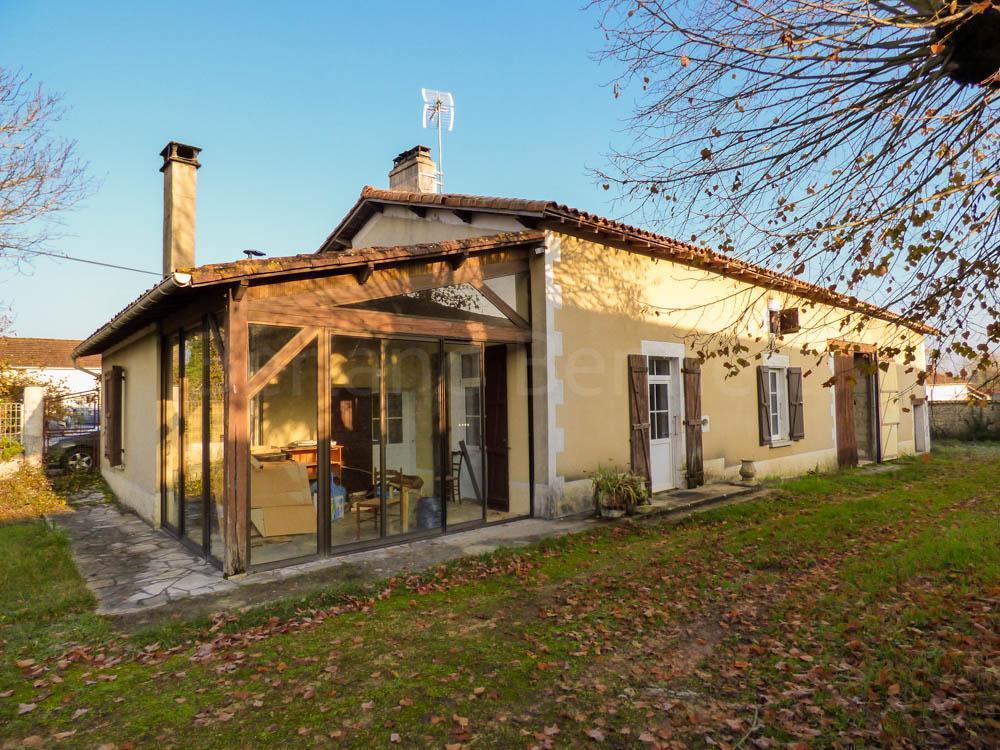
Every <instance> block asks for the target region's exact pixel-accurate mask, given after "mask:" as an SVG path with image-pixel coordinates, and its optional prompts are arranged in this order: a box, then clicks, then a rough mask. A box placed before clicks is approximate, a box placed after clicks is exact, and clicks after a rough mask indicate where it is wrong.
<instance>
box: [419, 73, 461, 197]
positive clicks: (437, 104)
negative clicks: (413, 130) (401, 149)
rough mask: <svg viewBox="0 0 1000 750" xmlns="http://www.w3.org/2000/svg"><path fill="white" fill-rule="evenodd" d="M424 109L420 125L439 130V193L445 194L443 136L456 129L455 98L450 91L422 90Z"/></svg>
mask: <svg viewBox="0 0 1000 750" xmlns="http://www.w3.org/2000/svg"><path fill="white" fill-rule="evenodd" d="M420 96H421V97H423V100H424V107H423V109H422V110H421V115H420V124H421V126H422V127H425V128H437V132H438V152H437V159H438V173H437V183H438V192H439V193H443V192H444V148H443V144H442V138H441V134H442V133H443V132H444V131H445V130H447V131H448V132H449V133H450V132H451V131H452V130H454V129H455V97H454V96H452V95H451V92H450V91H435V90H434V89H420Z"/></svg>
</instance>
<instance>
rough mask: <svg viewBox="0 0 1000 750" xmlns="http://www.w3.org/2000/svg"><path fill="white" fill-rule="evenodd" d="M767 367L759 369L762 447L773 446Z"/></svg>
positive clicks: (758, 427) (758, 388) (758, 386)
mask: <svg viewBox="0 0 1000 750" xmlns="http://www.w3.org/2000/svg"><path fill="white" fill-rule="evenodd" d="M767 371H768V368H767V367H758V368H757V429H758V433H759V436H760V444H761V445H770V444H771V417H770V414H769V413H768V408H767V406H768V405H767Z"/></svg>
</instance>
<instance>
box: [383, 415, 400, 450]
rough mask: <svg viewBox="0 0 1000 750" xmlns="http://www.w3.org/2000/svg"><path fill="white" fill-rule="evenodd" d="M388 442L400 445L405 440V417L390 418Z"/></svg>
mask: <svg viewBox="0 0 1000 750" xmlns="http://www.w3.org/2000/svg"><path fill="white" fill-rule="evenodd" d="M385 428H386V435H385V439H386V442H388V443H391V444H393V445H400V444H402V442H403V418H402V417H399V418H397V419H390V420H388V421H387V423H386V426H385Z"/></svg>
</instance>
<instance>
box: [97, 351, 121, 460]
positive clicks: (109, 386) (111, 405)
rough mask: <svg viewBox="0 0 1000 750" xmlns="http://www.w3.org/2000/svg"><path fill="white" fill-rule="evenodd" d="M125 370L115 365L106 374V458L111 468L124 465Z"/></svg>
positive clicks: (104, 397) (104, 395) (104, 396)
mask: <svg viewBox="0 0 1000 750" xmlns="http://www.w3.org/2000/svg"><path fill="white" fill-rule="evenodd" d="M124 377H125V370H124V369H123V368H121V367H119V366H118V365H113V366H112V367H111V369H110V370H107V371H105V373H104V393H103V394H102V396H103V400H104V456H105V458H107V459H108V464H109V465H110V466H121V465H122V381H123V380H124Z"/></svg>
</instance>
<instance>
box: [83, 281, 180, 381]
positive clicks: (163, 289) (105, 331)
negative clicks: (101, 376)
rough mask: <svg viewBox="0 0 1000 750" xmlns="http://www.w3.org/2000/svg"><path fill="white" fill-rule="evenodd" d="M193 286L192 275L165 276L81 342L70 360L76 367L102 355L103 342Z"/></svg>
mask: <svg viewBox="0 0 1000 750" xmlns="http://www.w3.org/2000/svg"><path fill="white" fill-rule="evenodd" d="M191 286H192V283H191V274H189V273H181V272H174V273H172V274H170V275H169V276H165V277H164V278H163V279H162V280H161V281H160V283H159V284H157V285H156V286H154V287H153V288H151V289H149V290H147V291H146V292H145V293H144V294H143V295H142V296H141V297H139V298H138V299H137V300H136V301H135V302H133V303H132V304H131V305H129V306H128V307H126V308H125V309H124V310H123V311H122V312H121V313H119V314H118V315H116V316H115V317H113V318H112V319H111V320H109V321H108V322H107V323H105V324H104V325H103V326H101V327H100V328H98V329H97V330H96V331H94V333H92V334H90V336H88V337H87V338H86V339H84V340H83V341H81V342H80V343H79V344H78V345H77V346H76V347H75V348H74V349H73V351H72V352H71V353H70V358H71V359H72V360H73V364H74V366H76V360H77V359H79V358H80V357H86V356H87V355H90V354H100V353H101V352H102V351H104V350H103V349H102V348H101V345H102V344H103V342H105V341H107V340H108V339H109V338H111V336H113V335H114V334H115V333H117V332H118V331H120V330H122V329H123V328H125V327H126V326H128V325H130V324H131V323H133V322H135V321H136V320H137V319H138V318H139V316H140V315H142V314H143V313H144V312H146V311H147V310H149V309H150V307H152V306H153V305H156V304H157V303H159V302H161V301H162V300H164V299H166V298H167V297H170V296H173V295H174V294H176V293H177V292H178V291H180V290H181V289H187V288H190V287H191Z"/></svg>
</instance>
